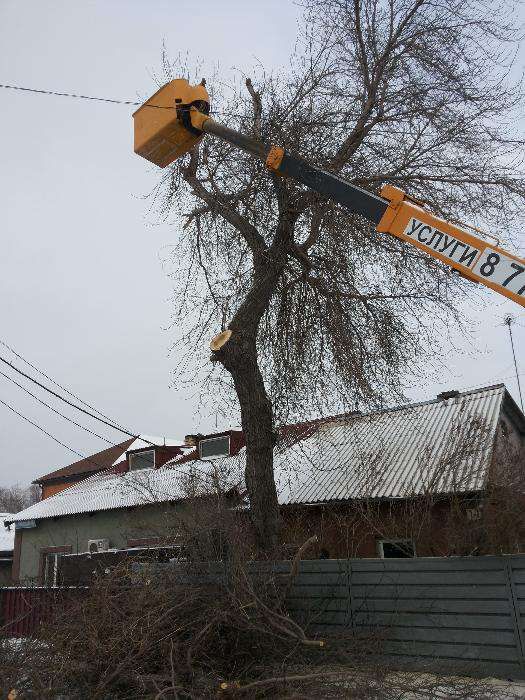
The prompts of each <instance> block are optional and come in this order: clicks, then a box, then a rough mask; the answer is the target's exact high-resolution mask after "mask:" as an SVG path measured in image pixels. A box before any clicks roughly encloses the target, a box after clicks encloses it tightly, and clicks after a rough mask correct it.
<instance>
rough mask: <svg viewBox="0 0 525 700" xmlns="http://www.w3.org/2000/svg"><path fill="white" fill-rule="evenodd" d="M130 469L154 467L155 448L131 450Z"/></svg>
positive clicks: (129, 456)
mask: <svg viewBox="0 0 525 700" xmlns="http://www.w3.org/2000/svg"><path fill="white" fill-rule="evenodd" d="M128 459H129V470H130V472H131V471H137V470H138V469H153V468H154V467H155V450H144V451H142V452H131V453H130V454H128Z"/></svg>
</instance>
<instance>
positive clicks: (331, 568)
mask: <svg viewBox="0 0 525 700" xmlns="http://www.w3.org/2000/svg"><path fill="white" fill-rule="evenodd" d="M270 566H271V568H272V569H273V571H275V572H276V573H278V574H283V575H286V574H287V573H288V572H289V570H290V562H287V561H284V562H274V563H273V564H271V565H270ZM136 567H138V570H139V571H142V572H143V571H144V569H147V571H149V572H150V574H152V576H150V574H148V577H150V578H151V580H152V581H154V580H156V577H158V576H160V575H162V574H163V573H164V574H167V573H168V572H169V571H170V569H171V570H173V569H177V570H179V571H181V572H182V571H183V570H184V567H181V566H180V565H176V564H137V565H136ZM253 567H254V573H255V572H258V571H262V570H267V569H268V566H267V565H263V564H260V563H254V565H253ZM206 569H207V575H205V576H204V577H203V578H204V579H207V580H215V581H217V580H218V578H221V577H224V578H226V579H227V577H228V566H227V564H226V563H224V564H215V565H212V566H211V567H206ZM190 578H194V577H193V576H192V577H190ZM224 578H223V580H224ZM285 578H286V576H285ZM84 593H85V589H81V588H76V589H75V588H71V589H65V588H61V589H42V588H40V589H39V588H33V589H30V588H25V589H24V588H4V589H0V611H1V612H0V617H1V618H3V620H1V621H0V622H2V624H3V625H4V629H3V632H2V635H6V636H26V635H27V634H29V633H31V632H34V631H35V629H37V627H38V625H39V623H40V621H41V620H44V619H48V617H49V615H50V613H51V610H52V608H53V606H55V605H64V603H65V602H66V601H67V600H68V599H71V598H75V599H76V598H78V596H79V595H83V594H84ZM287 605H288V609H289V611H290V614H292V615H293V616H294V617H295V618H296V619H297V620H298V621H300V622H303V623H304V624H305V625H307V626H308V627H309V628H310V630H311V633H314V634H322V635H323V636H325V637H326V638H327V639H329V638H330V636H333V637H335V636H338V635H345V636H348V635H351V636H353V637H360V636H362V635H366V634H370V631H379V633H380V636H381V653H382V654H385V655H388V657H389V658H390V659H392V660H393V661H395V662H396V663H397V664H399V666H404V665H405V664H407V665H409V666H410V668H414V667H415V666H416V665H419V667H428V668H435V667H436V666H438V667H439V668H440V670H444V671H446V672H457V671H459V672H464V673H481V674H482V675H495V676H502V677H505V678H525V555H524V556H522V555H512V556H486V557H449V558H439V557H436V558H434V557H429V558H416V559H348V560H330V559H325V560H310V561H303V562H301V564H300V568H299V573H298V575H297V576H296V577H295V579H294V582H293V585H292V587H291V589H290V591H289V595H288V598H287Z"/></svg>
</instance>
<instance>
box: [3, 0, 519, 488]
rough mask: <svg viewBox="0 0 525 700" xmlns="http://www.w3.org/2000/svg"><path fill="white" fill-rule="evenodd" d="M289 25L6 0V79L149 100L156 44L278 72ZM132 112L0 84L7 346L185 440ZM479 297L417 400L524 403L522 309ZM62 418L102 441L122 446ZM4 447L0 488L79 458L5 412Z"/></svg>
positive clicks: (158, 248) (184, 5)
mask: <svg viewBox="0 0 525 700" xmlns="http://www.w3.org/2000/svg"><path fill="white" fill-rule="evenodd" d="M298 17H299V10H298V8H297V7H296V6H295V5H294V4H292V3H291V2H288V1H287V0H265V2H246V1H244V2H240V1H233V0H222V2H217V1H216V0H215V1H214V2H212V1H211V0H201V1H200V2H199V3H196V2H184V1H181V0H179V1H177V2H176V1H174V0H149V1H148V2H144V1H142V2H141V1H139V0H120V1H117V0H95V1H88V0H82V1H80V0H76V1H73V0H63V1H59V0H53V1H46V0H33V1H32V2H29V1H27V0H26V1H24V0H0V65H1V70H0V83H7V84H14V85H21V86H27V87H34V88H40V89H49V90H56V91H60V92H73V93H80V94H85V95H96V96H104V97H110V98H119V99H138V98H140V97H145V96H149V95H150V94H151V93H152V92H154V91H155V89H156V88H155V84H154V81H153V79H152V77H151V76H152V73H153V72H156V71H158V70H159V67H160V57H161V51H162V43H163V41H164V42H165V44H166V47H167V49H168V52H169V53H170V54H171V55H176V54H177V53H178V52H179V51H180V52H183V53H185V52H188V53H189V54H190V55H191V56H200V57H201V58H203V59H204V60H205V62H206V63H205V65H204V67H203V74H204V75H206V74H207V72H208V74H210V73H211V69H212V66H213V65H215V64H218V65H219V67H220V68H221V70H222V71H224V74H229V75H231V74H230V73H229V71H230V70H231V68H232V67H234V66H235V67H237V68H242V69H243V70H244V71H246V72H249V68H250V66H252V65H254V63H255V62H256V61H260V62H261V63H262V64H263V65H265V66H266V67H268V68H278V67H280V66H286V64H287V56H288V54H289V51H290V48H291V47H292V44H293V42H294V40H295V37H296V33H297V20H298ZM132 111H133V108H130V107H127V106H120V105H108V104H104V103H96V102H86V101H81V100H78V101H77V100H72V99H67V98H59V97H47V96H40V95H33V94H29V93H21V92H14V91H11V90H0V115H1V116H0V119H1V131H0V133H1V134H2V138H3V142H2V148H1V157H0V192H1V195H0V196H1V201H2V206H1V207H0V232H1V236H2V249H1V250H2V254H1V256H0V272H1V274H0V318H1V324H0V340H3V341H5V342H7V343H8V344H10V345H12V346H13V347H14V348H15V349H16V350H17V351H18V352H20V353H21V354H22V355H23V356H25V357H26V358H27V359H29V360H31V361H32V362H33V363H34V364H36V365H38V366H39V367H41V368H42V369H44V370H45V371H46V372H47V373H48V374H50V375H51V376H52V377H54V378H55V379H57V380H58V381H60V383H62V384H64V385H65V386H67V387H69V388H70V389H71V390H72V391H74V392H75V393H77V394H79V395H80V396H81V397H82V398H83V399H84V400H86V401H88V402H90V403H92V404H93V405H95V406H97V407H98V408H100V409H101V410H103V411H105V412H107V413H108V414H109V415H111V416H113V417H115V418H116V419H118V420H119V421H120V423H121V424H124V425H126V426H129V427H130V428H131V429H132V430H133V431H138V432H142V433H148V434H154V435H168V436H172V437H176V436H183V435H184V434H185V433H188V432H194V431H196V430H206V429H210V428H214V427H215V425H216V423H215V419H214V417H213V416H195V407H196V400H195V398H194V397H193V396H192V392H190V391H189V390H186V391H182V390H176V389H174V388H173V386H172V376H171V375H172V370H173V365H174V360H173V358H172V357H170V355H169V347H170V345H171V343H172V342H173V339H174V337H175V335H174V331H173V330H172V329H170V328H169V323H170V304H169V296H170V291H171V290H170V283H169V280H168V278H167V277H166V274H165V271H164V270H163V267H162V264H161V260H162V259H163V257H165V255H166V251H167V250H168V248H167V247H168V246H170V245H172V244H173V243H174V241H175V238H176V235H175V231H174V229H173V227H171V226H169V225H168V224H160V223H158V222H157V221H156V218H155V216H153V215H152V214H150V213H148V203H147V202H145V201H144V199H143V196H144V195H145V194H147V193H148V192H149V191H150V190H151V188H152V186H153V185H154V184H155V182H156V181H157V179H158V172H156V171H155V170H154V169H153V166H151V167H150V166H149V165H148V164H147V163H146V162H145V161H144V160H142V159H141V158H138V157H137V156H134V155H133V150H132V120H131V114H132ZM522 243H523V244H524V245H525V239H524V238H522ZM520 252H521V254H523V253H524V252H525V248H524V247H522V248H521V251H520ZM481 296H482V298H483V299H484V304H478V301H477V299H479V297H480V294H479V293H477V295H476V302H475V303H474V304H473V305H472V307H471V308H469V310H468V313H469V314H470V315H471V317H472V326H473V332H474V335H473V341H472V343H471V344H465V343H464V344H463V352H460V353H458V352H456V351H455V350H452V349H451V350H450V352H449V353H447V358H446V359H447V363H448V366H449V373H444V374H442V376H441V377H440V379H439V382H438V381H436V380H435V378H434V379H432V380H430V379H429V381H428V382H427V384H426V385H421V384H420V383H418V385H417V386H414V387H412V388H410V389H409V391H408V394H409V396H410V397H411V398H413V399H416V400H423V399H427V398H432V397H433V396H434V395H435V394H436V392H438V391H441V390H443V389H444V388H459V389H462V388H468V387H475V386H483V385H487V384H490V383H494V382H497V381H501V380H502V379H505V381H506V384H507V386H508V388H509V389H510V391H511V392H512V393H513V395H514V396H515V398H517V387H516V383H515V381H514V380H513V379H512V375H513V367H512V357H511V353H510V347H509V344H508V337H507V335H506V330H505V329H504V328H502V327H501V326H500V324H501V321H502V318H503V316H504V315H505V313H508V312H511V313H512V314H514V315H515V316H516V317H517V320H518V323H519V324H520V325H517V326H515V340H516V349H517V352H518V355H522V354H523V351H524V349H525V314H524V313H523V311H522V310H521V309H520V307H518V306H516V305H514V304H511V303H510V302H508V303H507V302H505V301H504V300H503V298H502V297H499V296H497V295H496V294H490V295H489V293H487V294H481ZM451 332H452V335H453V329H451ZM0 350H1V352H0V354H1V355H3V356H4V357H6V358H8V359H14V358H13V357H12V356H11V355H10V353H9V352H8V351H7V350H6V348H5V347H2V346H0ZM0 369H2V368H0ZM2 371H4V370H3V369H2ZM520 371H522V372H525V362H521V370H520ZM523 383H524V384H525V376H524V377H523ZM43 398H44V397H43ZM0 399H1V400H2V401H6V402H8V403H10V404H11V405H12V406H13V407H14V408H16V410H18V411H19V412H21V413H23V414H24V415H26V416H27V417H28V418H30V419H31V420H33V421H35V422H37V423H39V424H40V425H41V426H43V427H44V428H45V429H46V430H48V431H49V432H51V433H52V434H54V435H55V436H56V437H57V438H58V439H60V440H62V441H63V442H65V443H67V444H69V445H70V446H72V447H74V448H75V449H77V450H78V451H79V452H82V453H85V454H89V453H92V452H95V451H97V450H99V449H103V448H104V447H105V446H106V445H105V444H104V443H103V442H101V441H99V440H97V439H96V438H93V437H91V436H89V435H87V434H85V433H83V432H82V431H81V430H79V429H77V428H75V427H74V426H73V425H71V424H69V423H67V422H65V421H63V420H62V419H60V418H59V417H58V416H55V415H54V414H52V413H50V412H49V411H48V410H47V409H45V408H44V407H41V406H39V405H38V404H36V403H35V401H34V400H33V399H31V398H30V397H28V396H27V395H25V394H24V393H23V392H22V391H20V390H19V389H18V388H17V387H15V386H13V385H12V384H10V383H9V382H8V381H7V380H6V379H5V378H4V377H2V376H0ZM57 408H60V407H59V406H58V405H57ZM65 408H66V411H65V412H67V413H68V415H71V416H72V417H74V418H76V419H78V420H80V422H82V423H84V424H86V425H89V426H90V427H91V428H93V429H94V430H95V431H97V432H100V433H101V434H103V435H106V436H107V437H108V438H109V439H111V440H114V441H115V442H117V441H120V439H121V437H122V439H123V438H124V436H119V434H118V433H115V432H111V431H110V430H109V429H107V430H106V429H105V428H104V427H103V426H99V427H98V428H97V425H96V423H93V422H89V420H88V419H87V418H82V417H81V416H80V414H77V415H76V416H75V415H74V411H73V410H69V409H67V407H65ZM218 425H219V427H223V425H224V424H223V423H221V422H219V424H218ZM0 448H1V454H2V461H1V467H0V485H7V484H12V483H15V482H22V483H27V482H28V481H30V480H31V479H33V478H35V477H36V476H38V475H40V474H43V473H46V472H48V471H51V470H53V469H55V468H58V467H61V466H64V465H66V464H69V463H70V462H72V461H74V460H75V457H74V455H72V454H70V453H69V452H68V451H67V450H65V449H64V448H62V447H60V446H59V445H57V444H56V443H54V442H53V441H52V440H51V439H49V438H48V437H46V436H45V435H43V434H42V433H40V432H39V431H38V430H36V429H35V428H34V427H33V426H31V425H29V424H27V423H25V422H24V421H23V420H22V419H20V418H19V417H17V416H15V415H14V414H12V413H11V412H10V411H9V410H8V409H7V408H5V407H4V406H2V405H0Z"/></svg>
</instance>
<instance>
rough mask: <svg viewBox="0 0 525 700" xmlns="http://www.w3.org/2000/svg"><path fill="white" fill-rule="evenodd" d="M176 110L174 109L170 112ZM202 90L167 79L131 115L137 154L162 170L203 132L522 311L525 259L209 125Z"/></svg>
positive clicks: (390, 193)
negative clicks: (225, 142)
mask: <svg viewBox="0 0 525 700" xmlns="http://www.w3.org/2000/svg"><path fill="white" fill-rule="evenodd" d="M174 108H175V109H174ZM208 112H209V97H208V93H207V91H206V88H205V87H204V85H198V86H195V87H191V86H190V85H189V84H188V82H187V81H186V80H183V79H178V80H172V81H171V82H170V83H168V84H167V85H165V86H164V87H162V88H161V89H160V90H159V91H158V92H156V93H155V95H153V96H152V97H151V98H150V99H149V100H147V101H146V102H145V103H144V104H143V105H142V106H141V107H140V108H139V109H138V110H137V111H136V112H135V114H134V115H133V117H134V120H135V152H136V153H138V154H139V155H141V156H143V157H144V158H146V159H147V160H150V161H151V162H153V163H155V164H156V165H159V166H160V167H166V166H167V165H169V164H170V163H172V162H173V161H174V160H176V159H177V158H179V157H180V156H182V155H184V154H185V153H187V152H188V151H189V150H190V149H191V148H193V146H195V144H196V143H198V142H199V141H200V139H201V138H202V136H203V135H204V134H209V135H212V136H215V137H217V138H220V139H222V140H223V141H227V142H228V143H230V144H232V145H233V146H236V147H237V148H239V149H241V150H243V151H246V152H248V153H250V154H252V155H253V156H255V157H257V158H259V159H261V160H263V161H265V162H266V165H267V167H268V168H269V169H270V170H271V171H273V172H275V173H277V174H278V175H281V176H282V177H290V178H292V179H294V180H296V181H297V182H301V183H302V184H303V185H306V187H308V188H310V189H311V190H313V191H315V192H317V193H318V194H320V195H322V196H324V197H326V198H327V199H330V200H332V201H334V202H337V203H339V204H341V205H342V206H343V207H345V208H346V209H348V210H349V211H351V212H353V213H355V214H360V215H361V216H363V217H365V218H366V219H368V220H369V221H371V222H373V223H374V224H375V226H376V229H377V231H379V232H381V233H387V234H390V235H393V236H395V237H396V238H399V239H401V240H403V241H406V242H407V243H410V244H411V245H414V246H416V247H417V248H419V249H420V250H423V251H425V252H426V253H428V254H429V255H431V256H432V257H434V258H436V259H438V260H441V262H443V263H445V264H446V265H448V266H450V267H452V268H454V269H455V270H457V271H458V272H459V273H460V274H461V275H462V276H464V277H466V278H468V279H470V280H472V281H474V282H480V283H481V284H484V285H485V286H487V287H490V288H491V289H494V290H495V291H496V292H499V293H500V294H503V295H504V296H506V297H508V298H509V299H512V300H513V301H515V302H516V303H518V304H520V305H521V306H523V307H525V260H524V259H523V258H519V257H517V256H515V255H513V254H511V253H508V252H506V251H505V250H503V249H502V248H500V247H499V246H498V245H491V244H489V242H488V241H486V240H485V239H483V238H480V237H479V236H476V235H474V234H473V233H469V232H467V231H465V230H464V229H463V228H461V227H459V226H457V225H454V224H452V223H449V222H448V221H444V220H443V219H440V218H439V217H437V216H434V215H433V214H432V213H431V212H430V211H429V210H428V209H427V208H426V207H425V205H424V204H423V203H422V202H418V201H417V200H415V199H411V198H410V197H409V195H407V194H405V192H403V191H402V190H400V189H398V188H397V187H393V186H392V185H388V184H387V185H383V187H382V189H381V196H378V195H376V194H373V193H371V192H368V191H367V190H364V189H362V188H361V187H357V186H356V185H353V184H351V183H349V182H346V181H345V180H343V179H341V178H339V177H337V176H336V175H333V174H331V173H328V172H325V171H324V170H321V169H320V168H316V167H315V166H313V165H310V164H309V163H307V162H306V161H304V160H302V159H301V158H296V157H294V156H291V155H289V154H287V153H285V152H284V151H283V149H282V148H279V147H277V146H267V145H265V144H263V143H261V142H260V141H256V140H254V139H252V138H250V137H248V136H245V135H244V134H241V133H239V132H238V131H234V130H233V129H230V128H228V127H227V126H224V125H222V124H219V123H218V122H216V121H215V120H214V119H212V118H211V117H210V116H209V114H208ZM473 230H475V229H473Z"/></svg>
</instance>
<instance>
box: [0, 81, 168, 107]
mask: <svg viewBox="0 0 525 700" xmlns="http://www.w3.org/2000/svg"><path fill="white" fill-rule="evenodd" d="M0 88H3V89H4V90H20V91H22V92H35V93H38V94H39V95H54V96H55V97H73V98H75V99H77V100H92V101H94V102H110V103H112V104H117V105H133V106H140V105H141V104H142V102H134V101H132V100H116V99H113V98H110V97H91V96H90V95H75V94H74V93H71V92H55V91H53V90H37V89H36V88H27V87H21V86H20V85H0ZM148 107H156V108H158V109H173V107H161V106H160V105H148Z"/></svg>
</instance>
